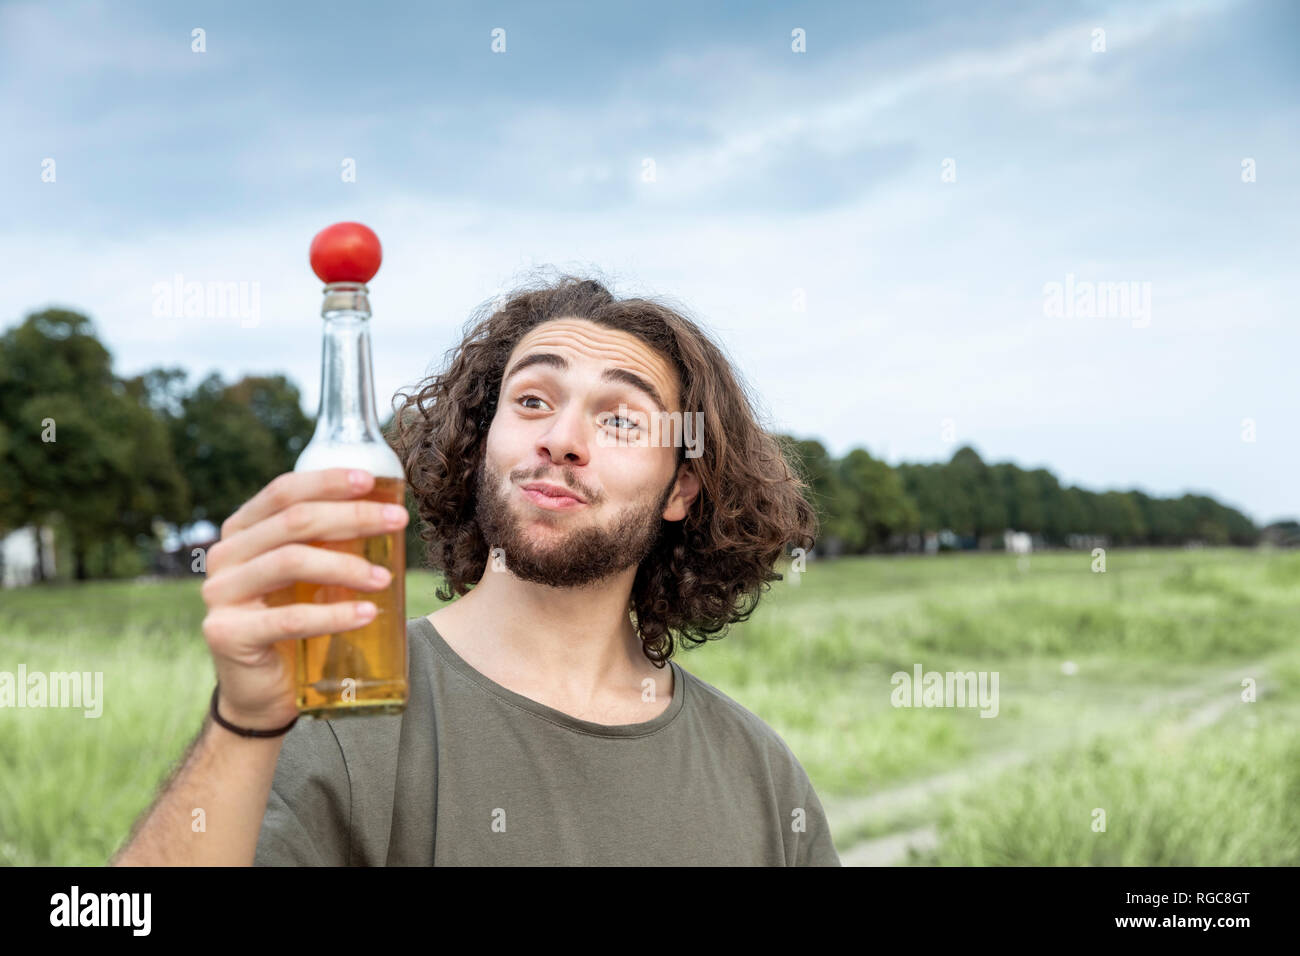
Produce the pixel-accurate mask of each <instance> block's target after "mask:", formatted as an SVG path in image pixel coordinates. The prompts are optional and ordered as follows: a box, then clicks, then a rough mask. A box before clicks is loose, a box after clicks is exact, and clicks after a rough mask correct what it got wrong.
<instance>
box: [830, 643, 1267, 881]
mask: <svg viewBox="0 0 1300 956" xmlns="http://www.w3.org/2000/svg"><path fill="white" fill-rule="evenodd" d="M1266 676H1267V668H1266V664H1265V662H1263V661H1257V662H1255V663H1254V664H1250V665H1247V666H1244V667H1239V668H1235V669H1234V670H1232V671H1229V672H1228V673H1225V674H1223V675H1221V676H1217V677H1213V678H1210V679H1207V680H1204V681H1200V682H1198V683H1196V684H1191V685H1188V686H1187V687H1180V688H1177V689H1175V690H1168V691H1163V692H1161V693H1158V694H1155V695H1153V696H1152V697H1151V698H1150V699H1149V700H1146V701H1144V702H1143V703H1142V704H1141V705H1140V706H1139V707H1138V711H1137V712H1138V714H1140V715H1142V716H1144V717H1145V716H1148V715H1158V714H1161V713H1168V711H1169V710H1171V709H1173V708H1177V707H1181V706H1183V705H1186V704H1189V703H1199V706H1198V707H1196V709H1195V710H1193V711H1192V712H1191V713H1190V714H1188V715H1187V716H1185V717H1183V719H1182V720H1180V721H1178V722H1177V723H1176V724H1174V725H1173V728H1174V729H1175V730H1176V731H1177V732H1179V733H1193V732H1195V731H1197V730H1199V729H1201V728H1202V727H1207V726H1209V725H1210V724H1213V723H1215V722H1216V721H1218V720H1220V719H1221V718H1222V717H1223V716H1224V715H1225V714H1227V713H1228V711H1229V710H1231V709H1232V707H1233V706H1234V705H1237V704H1239V703H1240V702H1241V679H1242V678H1243V677H1253V678H1255V679H1256V685H1257V686H1256V691H1257V693H1260V694H1261V695H1262V694H1263V684H1264V682H1265V677H1266ZM1225 687H1227V688H1228V689H1227V690H1226V691H1225V690H1224V688H1225ZM1054 749H1055V748H1054V747H1050V746H1048V747H1042V748H1039V749H1036V750H1007V751H1000V752H995V753H992V754H990V755H988V756H985V757H982V758H980V759H979V760H978V761H976V762H973V763H970V764H967V765H966V766H964V767H959V768H957V769H955V770H950V771H945V772H944V773H939V774H935V775H933V776H930V777H925V778H923V779H921V780H916V781H913V782H911V783H908V784H904V785H903V786H900V787H895V788H892V789H889V790H883V791H881V792H880V793H874V794H871V795H869V796H864V797H854V798H849V799H834V798H831V799H827V800H825V801H823V804H824V806H825V809H826V815H827V818H828V819H829V820H830V823H831V829H832V830H844V829H852V828H855V827H857V826H859V825H861V824H862V823H864V822H867V821H870V820H873V819H877V818H879V817H882V816H885V817H888V816H890V815H892V814H895V813H898V812H899V811H901V810H904V809H907V808H915V807H916V806H917V805H918V804H922V803H929V802H931V801H932V800H933V798H934V797H936V796H938V795H940V794H947V793H952V792H956V791H958V790H961V789H965V788H968V787H972V786H976V785H978V784H980V783H981V782H984V781H986V780H988V779H989V778H991V777H993V776H995V775H997V774H999V773H1001V772H1002V771H1004V770H1008V769H1010V768H1012V767H1016V766H1019V765H1021V764H1024V763H1027V762H1028V761H1029V760H1030V759H1032V758H1034V757H1037V756H1041V755H1045V754H1047V753H1050V752H1052V751H1053V750H1054ZM938 845H939V833H938V830H937V829H936V828H935V827H934V826H933V825H925V826H920V827H913V828H911V829H906V830H900V831H898V832H895V833H890V834H887V835H885V836H881V837H875V838H872V839H869V840H863V841H860V842H857V843H855V844H853V845H851V846H848V847H841V848H839V851H840V861H841V862H842V863H843V864H844V865H845V866H894V865H896V864H898V863H900V862H902V861H904V860H906V859H907V854H908V850H909V848H915V849H916V850H918V851H921V852H925V851H928V850H932V849H934V848H935V847H937V846H938Z"/></svg>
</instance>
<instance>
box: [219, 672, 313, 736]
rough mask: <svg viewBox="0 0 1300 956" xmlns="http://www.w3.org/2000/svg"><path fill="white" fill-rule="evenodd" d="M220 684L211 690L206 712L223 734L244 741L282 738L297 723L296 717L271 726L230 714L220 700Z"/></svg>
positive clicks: (262, 721)
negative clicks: (209, 702)
mask: <svg viewBox="0 0 1300 956" xmlns="http://www.w3.org/2000/svg"><path fill="white" fill-rule="evenodd" d="M220 691H221V684H220V683H218V684H217V685H216V686H215V687H213V688H212V702H211V704H210V705H209V707H208V712H209V714H210V716H211V717H212V721H213V723H215V724H218V725H219V726H220V727H221V728H222V729H223V730H224V731H225V732H227V733H229V734H232V735H234V736H239V737H243V738H245V739H267V738H276V737H283V735H284V734H286V733H288V732H289V730H290V729H291V728H292V727H293V726H294V724H296V723H298V715H295V716H294V717H293V719H292V720H290V721H288V722H287V723H282V724H279V725H272V724H270V723H269V722H267V721H266V720H265V719H264V718H257V717H247V716H244V715H243V714H240V713H238V712H234V713H231V712H230V711H229V710H226V709H225V708H224V705H223V703H222V701H221V699H220Z"/></svg>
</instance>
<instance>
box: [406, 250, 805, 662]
mask: <svg viewBox="0 0 1300 956" xmlns="http://www.w3.org/2000/svg"><path fill="white" fill-rule="evenodd" d="M533 286H534V287H529V286H527V285H525V286H523V287H521V288H519V289H516V290H515V291H513V292H512V293H511V294H510V295H509V296H508V297H506V298H505V299H504V302H503V303H502V300H500V299H498V300H496V301H492V302H488V303H486V304H484V305H483V306H481V307H480V308H479V309H478V310H476V313H475V314H474V315H472V316H471V317H470V319H469V321H468V322H467V323H466V325H465V327H464V329H463V330H462V331H463V339H462V341H461V344H460V345H459V346H458V347H457V348H455V349H453V350H452V351H450V352H448V353H447V359H448V361H447V365H446V367H445V370H444V371H442V372H441V373H438V374H434V375H431V376H429V377H427V378H426V379H425V380H424V381H423V382H421V383H420V385H419V386H417V391H416V393H415V394H414V395H411V394H408V393H407V392H405V391H399V392H398V393H397V396H396V397H395V398H394V400H393V404H394V412H395V414H394V417H393V425H392V438H391V439H390V440H391V441H392V443H393V446H394V448H395V450H396V451H397V453H398V455H399V457H400V458H401V459H402V463H403V468H404V469H405V472H406V478H407V483H408V486H409V488H410V490H411V493H412V496H413V498H414V500H415V503H416V507H417V509H418V511H419V515H420V519H421V528H420V537H421V539H422V540H423V541H424V542H425V545H426V557H427V561H428V564H429V566H430V567H431V568H433V569H434V570H437V571H441V572H442V573H443V575H444V577H445V582H444V584H443V586H442V587H440V588H439V589H438V591H437V596H438V598H439V600H443V601H448V600H451V599H452V596H453V594H465V593H467V592H468V591H469V590H470V588H471V586H472V585H473V584H474V583H476V582H477V581H478V580H479V579H480V578H481V577H482V575H483V572H484V570H485V568H486V565H487V560H488V557H489V548H488V543H487V541H486V540H485V539H484V536H483V534H482V533H481V531H480V529H479V527H478V523H477V521H476V519H475V500H474V496H475V480H474V479H475V473H476V470H477V467H478V465H479V462H480V461H481V459H482V456H483V455H484V451H485V443H486V438H487V432H488V429H489V427H490V426H491V424H492V419H493V417H494V416H495V414H496V403H497V400H498V394H499V392H500V389H501V379H502V375H503V374H504V372H505V367H506V362H507V361H508V360H509V358H510V354H511V352H512V351H513V350H514V348H515V346H516V345H517V344H518V342H519V341H520V340H521V339H522V338H523V337H524V335H526V334H527V333H528V332H529V331H530V330H531V329H533V328H535V327H536V326H537V325H539V324H541V323H543V322H546V321H548V320H552V319H560V318H580V319H586V320H588V321H591V322H594V323H596V324H598V325H602V326H605V327H607V328H610V329H616V330H618V331H621V332H626V333H629V334H631V335H635V336H636V337H638V338H639V339H641V340H642V341H644V342H645V343H647V344H648V345H650V346H651V347H652V348H654V349H655V350H657V351H658V352H659V353H660V354H661V355H663V356H664V357H665V358H666V359H668V360H669V362H670V364H671V365H672V366H673V367H674V368H675V369H676V372H677V375H678V377H679V381H680V382H681V386H682V390H681V395H682V401H681V406H682V408H681V411H682V413H683V417H685V416H686V415H687V414H692V413H694V412H696V411H698V412H702V413H703V420H704V421H706V422H708V423H709V440H708V441H705V442H703V443H702V451H701V454H700V456H699V457H698V458H695V459H692V465H691V467H692V470H693V471H694V473H695V475H696V476H697V477H698V479H699V482H700V493H699V494H698V495H697V496H696V498H695V500H694V501H693V502H692V503H691V506H690V509H689V512H688V513H687V515H686V517H685V518H684V519H682V520H681V521H671V522H670V521H665V522H664V527H663V528H662V530H661V533H660V535H659V537H658V539H657V541H656V543H655V546H654V548H653V550H652V551H651V553H650V554H649V555H648V556H647V557H646V558H645V559H644V560H643V561H642V562H641V564H640V565H639V567H638V569H637V572H636V575H635V579H634V582H633V586H632V596H631V602H630V607H629V611H630V612H631V613H632V614H633V615H634V617H635V626H636V629H637V633H638V635H639V636H640V639H641V642H642V651H643V652H644V653H645V655H646V657H647V658H649V660H650V661H652V662H653V663H654V664H655V666H657V667H663V666H665V665H666V663H667V661H668V660H669V658H671V657H672V655H673V653H674V651H675V647H676V645H675V640H676V639H680V640H682V641H683V642H685V644H686V645H687V646H688V647H689V646H691V645H699V644H703V643H705V642H706V641H707V640H708V639H709V637H710V636H711V635H717V636H718V637H719V638H720V637H722V636H724V635H725V633H726V631H727V629H728V627H729V626H730V625H731V624H733V623H736V622H742V621H745V620H747V619H748V618H749V616H750V614H752V613H753V611H754V609H755V608H756V607H757V605H758V601H759V597H760V596H761V594H762V593H763V592H765V591H767V590H769V589H770V587H771V583H770V582H772V581H779V580H782V576H781V575H780V574H779V573H776V572H775V570H774V567H775V565H776V562H777V559H778V558H780V557H781V556H782V554H783V553H784V550H785V546H786V545H791V546H792V547H801V548H804V549H805V550H808V549H811V548H812V546H813V540H814V537H815V535H816V533H817V530H818V525H817V516H816V512H815V511H814V510H813V508H812V506H811V505H810V504H809V503H808V501H807V499H806V497H805V492H806V491H807V490H808V485H807V484H806V482H805V481H804V480H803V478H802V477H801V476H800V474H799V472H798V471H797V465H792V464H791V462H797V461H798V458H797V455H796V454H795V453H794V450H793V448H792V447H788V445H787V442H786V440H784V439H782V438H780V437H778V436H775V435H773V434H770V433H769V432H767V431H765V430H764V429H763V428H762V427H760V425H759V424H758V422H757V420H756V416H755V413H754V410H753V404H752V402H751V400H750V397H749V395H748V393H747V391H746V389H745V388H744V387H743V386H742V385H741V384H740V382H739V381H738V379H737V376H736V375H735V374H734V373H733V371H732V368H731V365H730V363H729V362H728V360H727V358H726V357H725V355H724V354H723V352H722V350H721V349H720V348H719V347H718V346H717V345H716V344H715V343H714V342H713V341H712V340H711V339H710V338H709V336H708V335H706V334H705V333H704V332H703V331H701V329H700V328H699V327H698V326H697V325H696V324H695V323H694V322H692V321H690V320H689V319H687V318H685V317H684V316H683V315H681V314H679V313H678V312H677V311H674V310H673V309H670V308H668V307H667V306H665V305H662V304H660V303H659V302H655V301H652V300H649V299H643V298H629V299H617V298H615V297H614V296H613V295H612V294H611V293H610V292H609V291H608V290H607V289H606V288H605V286H603V285H602V284H601V283H599V282H596V281H594V280H592V279H585V278H580V277H577V276H573V275H563V276H561V277H560V278H559V280H558V281H555V282H549V283H544V284H541V285H537V283H533ZM498 306H499V307H498ZM399 399H400V400H401V405H400V407H398V401H399ZM684 454H685V449H684V448H679V451H678V464H679V465H680V463H681V461H682V460H683V458H684Z"/></svg>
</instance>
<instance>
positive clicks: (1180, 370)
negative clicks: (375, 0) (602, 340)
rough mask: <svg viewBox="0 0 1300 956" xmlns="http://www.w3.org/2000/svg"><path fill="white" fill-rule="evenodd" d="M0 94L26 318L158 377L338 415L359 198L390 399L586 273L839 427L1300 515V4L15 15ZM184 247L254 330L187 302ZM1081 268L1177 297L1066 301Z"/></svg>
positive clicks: (845, 440) (933, 453)
mask: <svg viewBox="0 0 1300 956" xmlns="http://www.w3.org/2000/svg"><path fill="white" fill-rule="evenodd" d="M976 8H977V9H976ZM195 28H202V29H203V30H204V31H205V42H206V51H205V52H202V53H197V52H193V51H192V49H191V36H192V34H191V31H192V30H193V29H195ZM496 28H500V29H503V30H504V31H505V43H506V48H505V52H501V53H494V52H493V51H492V49H491V44H492V31H493V30H494V29H496ZM796 28H800V29H802V30H804V31H805V35H806V52H804V53H795V52H793V51H792V49H791V31H792V30H794V29H796ZM1098 29H1100V30H1104V41H1105V49H1104V50H1100V51H1095V50H1094V49H1093V47H1094V45H1096V40H1095V38H1094V37H1095V35H1094V31H1095V30H1098ZM0 119H2V120H3V129H4V131H5V133H4V137H3V141H2V145H0V190H3V191H2V192H0V199H2V200H3V207H2V208H3V215H2V216H0V255H2V256H3V261H4V263H5V265H6V268H5V270H4V275H5V281H4V282H3V283H0V326H8V325H10V324H12V323H14V322H17V321H19V320H20V319H21V318H22V317H23V316H24V315H25V314H27V313H28V312H30V311H33V310H35V309H38V308H42V307H46V306H50V305H58V306H62V307H67V308H74V309H77V310H79V311H83V312H85V313H87V314H88V315H90V316H91V317H92V318H93V319H94V320H95V322H96V324H97V326H98V327H99V330H100V333H101V336H102V337H103V339H104V340H105V341H106V343H107V345H108V346H109V348H110V349H111V351H112V352H113V354H114V358H115V362H116V368H117V370H118V372H119V373H120V374H135V373H137V372H139V371H142V370H143V369H146V368H149V367H153V366H156V365H181V366H183V367H185V368H187V369H188V370H190V371H191V373H192V375H193V377H194V378H195V379H197V378H199V377H201V376H202V375H204V374H206V373H207V372H208V371H210V370H213V369H215V370H219V371H221V372H222V373H223V374H225V375H226V376H227V377H228V378H231V377H235V376H237V375H239V374H243V373H246V372H257V373H267V372H275V371H282V372H284V373H286V374H287V375H289V376H291V377H292V378H293V379H295V380H296V381H297V382H298V383H299V384H300V386H301V387H302V389H303V393H304V405H305V407H306V409H307V410H308V411H310V412H314V411H315V405H316V401H317V397H318V387H319V382H318V376H319V318H318V314H319V305H320V292H319V285H320V284H319V282H318V281H317V280H316V279H315V277H314V276H313V275H312V274H311V272H310V270H309V268H308V266H307V262H306V250H307V245H308V243H309V242H310V239H311V237H312V235H314V234H315V232H316V231H317V230H319V229H320V228H322V227H323V226H325V225H328V224H329V223H331V222H335V221H339V220H343V219H355V220H360V221H362V222H365V223H367V224H368V225H370V226H371V227H372V228H374V229H375V230H376V232H378V234H379V236H380V238H381V240H382V241H383V243H384V249H385V261H384V265H383V267H382V269H381V270H380V272H379V275H378V276H377V277H376V278H375V280H374V281H373V282H372V283H371V292H372V295H371V301H372V305H373V307H374V310H375V318H374V323H373V336H374V342H375V346H376V351H375V377H376V385H377V391H378V393H379V402H380V405H381V407H382V408H385V409H386V408H387V407H388V405H389V401H390V397H391V396H392V394H393V393H394V391H395V390H397V389H398V388H402V387H408V386H411V385H414V384H415V383H416V382H418V381H419V379H420V378H421V377H423V376H424V375H426V374H428V373H429V372H430V371H433V370H435V369H436V368H437V367H439V365H440V363H441V361H442V358H443V356H444V353H445V352H446V351H447V350H448V349H450V348H452V347H453V346H455V345H456V343H457V342H458V341H459V332H460V329H461V326H462V324H463V322H464V321H465V319H466V318H467V317H468V315H469V314H470V312H471V311H472V310H473V309H474V308H475V307H476V306H478V305H480V304H481V303H483V302H484V301H485V300H488V299H491V298H492V297H494V296H495V295H498V294H500V292H501V291H502V290H504V289H508V288H510V286H511V285H512V284H513V283H515V282H518V281H521V280H522V279H524V278H525V277H526V276H527V273H528V270H529V268H530V267H533V266H542V265H553V266H555V267H556V268H558V269H564V270H569V271H578V272H594V273H596V274H597V275H598V276H599V277H601V278H603V279H605V280H606V281H608V282H610V283H611V285H612V286H613V288H614V291H615V292H616V293H618V294H622V295H633V294H636V295H652V296H657V297H662V298H665V299H667V300H668V301H670V302H672V303H673V304H676V305H679V306H682V307H684V308H685V309H686V310H687V311H688V312H689V314H691V315H692V316H693V317H695V318H696V319H697V320H699V321H700V322H701V323H702V324H704V325H705V326H706V327H708V328H709V330H710V331H712V332H713V333H714V335H715V336H716V337H717V338H718V339H719V340H720V341H721V343H722V344H723V346H724V347H725V349H726V350H727V351H728V353H729V354H730V355H731V357H732V358H733V360H734V361H735V363H736V365H737V366H738V369H739V370H740V372H741V374H742V375H743V376H744V377H745V379H746V380H747V381H748V382H749V383H750V384H751V386H752V387H753V389H754V391H755V393H756V395H757V396H758V399H759V401H760V407H761V411H762V413H763V414H764V415H766V416H768V421H769V423H770V424H771V425H772V426H773V427H776V428H780V429H782V430H784V431H789V432H792V433H794V434H797V435H800V436H804V437H817V438H820V439H821V440H822V441H823V442H824V443H825V444H826V445H827V446H828V447H829V448H830V450H831V451H832V452H833V453H835V454H843V453H844V452H846V451H847V450H849V449H850V448H852V447H855V446H861V447H865V448H867V449H868V450H870V451H871V452H872V453H873V454H875V455H878V456H881V457H884V458H885V459H886V460H888V461H890V462H898V461H900V460H907V461H933V460H940V459H947V458H948V457H949V456H950V455H951V454H952V452H953V451H954V450H955V448H956V447H958V446H959V445H960V444H963V443H969V444H972V445H973V446H974V447H975V448H976V449H978V450H979V452H980V453H981V455H982V456H983V457H984V458H985V459H986V460H988V461H1006V460H1010V461H1015V462H1017V463H1019V464H1020V465H1022V466H1024V467H1040V466H1041V467H1047V468H1050V469H1051V470H1052V471H1054V472H1055V473H1056V474H1057V475H1059V476H1060V477H1061V478H1062V479H1063V480H1064V481H1066V482H1069V483H1077V484H1081V485H1083V486H1085V487H1088V488H1093V489H1097V490H1101V489H1106V488H1121V489H1128V488H1134V487H1136V488H1141V489H1143V490H1146V491H1147V492H1149V493H1152V494H1159V495H1176V494H1181V493H1183V492H1184V491H1195V492H1200V493H1207V494H1212V495H1214V496H1215V497H1217V498H1219V499H1220V500H1222V501H1224V502H1226V503H1228V504H1230V505H1233V506H1235V507H1238V508H1241V509H1242V510H1243V511H1244V512H1246V513H1247V514H1248V515H1250V516H1251V517H1252V518H1254V519H1255V520H1256V521H1259V522H1261V523H1262V522H1267V521H1270V520H1274V519H1276V518H1279V517H1283V516H1297V515H1300V492H1297V491H1296V490H1295V487H1296V483H1295V476H1296V475H1297V474H1300V440H1298V439H1300V427H1298V425H1297V413H1298V412H1300V399H1298V398H1297V396H1298V395H1300V388H1298V386H1297V372H1298V366H1297V354H1298V353H1300V349H1298V346H1300V332H1298V331H1297V322H1296V320H1297V316H1296V308H1295V305H1294V303H1295V302H1296V301H1297V295H1296V291H1297V290H1296V288H1295V286H1296V276H1297V275H1300V269H1297V261H1298V260H1300V255H1297V253H1300V239H1298V238H1297V237H1298V236H1300V231H1298V230H1297V226H1296V224H1297V221H1300V175H1298V174H1300V7H1298V6H1297V5H1295V4H1290V3H1285V2H1251V0H1187V2H1178V3H1159V2H1152V3H1138V4H1108V3H1075V4H1056V3H1043V4H1030V3H1013V2H998V3H983V4H967V3H924V2H923V3H909V4H869V5H868V4H856V3H843V4H840V3H804V4H798V5H779V4H762V3H744V4H739V3H728V4H708V5H706V4H700V3H655V4H651V5H643V4H636V5H633V4H628V5H616V4H595V3H592V4H577V3H567V4H565V3H561V4H555V3H547V4H532V3H475V4H470V3H464V4H432V3H420V4H414V3H413V4H397V3H390V4H376V5H374V6H373V7H369V6H365V5H337V6H335V5H330V4H319V5H316V4H293V3H283V4H275V5H271V4H259V3H219V4H218V3H202V4H164V3H137V4H112V5H109V4H101V3H61V4H51V3H44V4H28V3H5V4H0ZM349 158H350V159H352V160H354V161H355V164H356V180H355V182H344V181H343V177H342V176H341V169H342V164H343V162H344V160H345V159H349ZM47 159H53V160H54V162H55V166H54V169H55V181H53V182H44V181H42V170H43V165H42V164H43V162H44V161H45V160H47ZM1245 159H1251V160H1253V161H1254V168H1255V177H1256V178H1255V181H1254V182H1249V183H1247V182H1243V181H1242V162H1243V160H1245ZM945 160H952V163H950V164H949V165H948V167H947V168H949V169H951V170H954V171H955V178H952V179H951V181H944V178H943V175H942V174H943V171H944V169H945V165H944V164H945ZM647 161H651V162H653V167H654V172H655V176H654V181H652V182H647V181H645V179H644V176H643V170H644V169H645V168H646V165H647ZM950 178H951V177H950ZM178 273H179V274H181V275H183V276H184V278H185V280H186V281H199V282H205V283H216V282H248V283H257V286H258V289H259V315H258V318H257V321H256V322H255V323H252V324H247V323H241V322H240V321H239V320H237V319H230V318H224V317H213V316H208V317H195V318H181V317H165V318H160V317H157V316H155V315H154V311H153V305H154V298H155V292H154V290H155V286H156V284H157V283H160V282H164V283H170V282H171V281H172V279H173V276H175V275H176V274H178ZM1067 275H1069V276H1073V277H1074V280H1073V281H1076V282H1094V283H1100V282H1133V283H1138V284H1139V285H1141V284H1145V283H1149V286H1146V288H1148V289H1149V291H1150V301H1151V308H1150V313H1149V315H1148V316H1147V317H1146V320H1145V321H1142V320H1140V319H1138V318H1130V317H1128V316H1118V317H1117V316H1104V317H1100V316H1093V317H1090V316H1080V315H1071V316H1069V317H1061V316H1053V315H1049V314H1047V310H1046V309H1045V305H1044V302H1045V286H1046V285H1047V284H1049V283H1053V282H1057V283H1064V282H1065V281H1066V277H1067ZM1247 420H1249V424H1245V423H1246V422H1247ZM1251 429H1253V438H1254V440H1253V441H1245V440H1243V434H1249V433H1250V430H1251ZM950 439H951V440H950Z"/></svg>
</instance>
